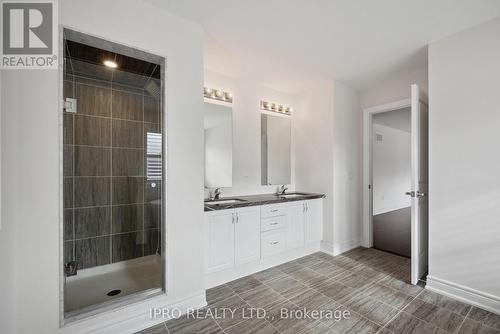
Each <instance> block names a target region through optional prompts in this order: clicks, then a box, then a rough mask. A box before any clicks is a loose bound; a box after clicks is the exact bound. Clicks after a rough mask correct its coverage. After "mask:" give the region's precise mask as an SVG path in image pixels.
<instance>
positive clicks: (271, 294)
mask: <svg viewBox="0 0 500 334" xmlns="http://www.w3.org/2000/svg"><path fill="white" fill-rule="evenodd" d="M239 296H240V297H241V298H242V299H243V300H244V301H246V302H247V303H248V304H249V305H250V306H252V307H255V308H264V307H266V306H268V305H270V304H272V303H276V301H279V300H282V301H284V300H285V299H284V298H283V297H282V296H281V295H280V294H279V293H278V292H276V291H275V290H273V289H271V288H270V287H268V286H265V285H260V286H258V287H256V288H254V289H252V290H246V291H243V292H241V293H240V294H239Z"/></svg>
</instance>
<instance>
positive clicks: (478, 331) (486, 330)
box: [458, 319, 500, 334]
mask: <svg viewBox="0 0 500 334" xmlns="http://www.w3.org/2000/svg"><path fill="white" fill-rule="evenodd" d="M458 334H500V330H496V329H494V328H491V327H488V326H486V325H482V324H481V323H480V322H477V321H474V320H472V319H465V321H464V323H463V324H462V326H461V327H460V329H459V330H458Z"/></svg>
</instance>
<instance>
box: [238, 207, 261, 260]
mask: <svg viewBox="0 0 500 334" xmlns="http://www.w3.org/2000/svg"><path fill="white" fill-rule="evenodd" d="M235 215H236V221H235V242H234V245H235V246H234V251H235V263H236V264H237V265H238V264H243V263H247V262H252V261H256V260H259V259H260V207H250V208H241V209H236V210H235Z"/></svg>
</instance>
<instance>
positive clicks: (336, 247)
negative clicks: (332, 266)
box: [333, 239, 361, 256]
mask: <svg viewBox="0 0 500 334" xmlns="http://www.w3.org/2000/svg"><path fill="white" fill-rule="evenodd" d="M359 246H361V240H358V239H353V240H351V241H349V242H345V243H344V242H342V243H340V242H339V243H335V244H333V256H337V255H340V254H342V253H345V252H348V251H350V250H351V249H354V248H357V247H359Z"/></svg>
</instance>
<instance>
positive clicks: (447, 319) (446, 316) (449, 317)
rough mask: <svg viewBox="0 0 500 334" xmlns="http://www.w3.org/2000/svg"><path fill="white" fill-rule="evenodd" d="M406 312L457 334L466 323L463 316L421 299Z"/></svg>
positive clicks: (409, 306) (415, 300)
mask: <svg viewBox="0 0 500 334" xmlns="http://www.w3.org/2000/svg"><path fill="white" fill-rule="evenodd" d="M404 311H405V312H407V313H409V314H411V315H413V316H415V317H417V318H419V319H422V320H424V321H426V322H428V323H430V324H432V325H433V326H435V327H438V328H441V329H444V330H446V331H448V332H451V333H455V332H456V331H457V330H458V328H459V327H460V325H461V324H462V322H463V321H464V317H463V316H461V315H459V314H457V313H454V312H451V311H450V310H448V309H446V308H444V307H439V306H436V305H433V304H430V303H427V302H424V301H423V300H420V299H414V300H413V301H412V302H411V303H410V304H409V305H408V306H407V307H406V308H405V309H404Z"/></svg>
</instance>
